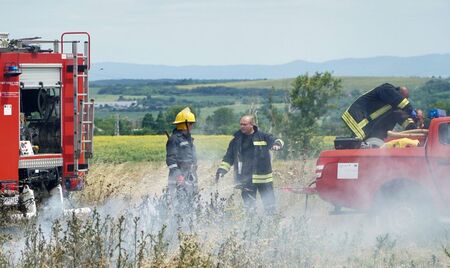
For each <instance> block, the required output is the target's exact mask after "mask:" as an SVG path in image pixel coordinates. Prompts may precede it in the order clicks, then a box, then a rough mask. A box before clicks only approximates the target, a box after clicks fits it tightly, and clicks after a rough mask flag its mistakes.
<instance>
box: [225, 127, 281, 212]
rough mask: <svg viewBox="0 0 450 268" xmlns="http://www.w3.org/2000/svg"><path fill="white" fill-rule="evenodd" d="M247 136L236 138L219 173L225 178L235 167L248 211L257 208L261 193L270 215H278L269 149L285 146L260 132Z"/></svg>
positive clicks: (239, 133)
mask: <svg viewBox="0 0 450 268" xmlns="http://www.w3.org/2000/svg"><path fill="white" fill-rule="evenodd" d="M253 128H254V133H253V134H251V135H245V134H243V133H242V132H241V131H237V132H236V133H235V134H234V138H233V139H232V140H231V142H230V144H229V146H228V149H227V152H226V154H225V156H224V158H223V160H222V163H221V164H220V166H219V169H218V173H222V175H223V174H225V173H226V172H228V171H229V170H230V168H231V166H234V178H235V181H236V183H237V184H238V185H239V187H240V189H241V195H242V199H243V201H244V206H245V207H246V209H252V208H253V207H254V205H255V200H256V192H257V191H259V193H260V195H261V199H262V201H263V204H264V209H265V210H266V212H267V213H269V214H271V213H274V212H275V205H276V204H275V195H274V193H273V184H272V181H273V177H272V164H271V157H270V151H269V150H270V149H271V148H272V146H273V145H274V144H277V145H278V146H280V148H281V147H282V146H283V141H282V140H280V139H276V138H274V137H273V136H272V135H270V134H266V133H264V132H261V131H258V128H257V127H256V126H253Z"/></svg>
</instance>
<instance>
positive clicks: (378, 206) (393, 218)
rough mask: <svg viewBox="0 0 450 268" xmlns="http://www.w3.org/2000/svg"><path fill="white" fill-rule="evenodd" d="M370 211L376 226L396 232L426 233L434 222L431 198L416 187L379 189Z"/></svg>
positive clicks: (402, 233) (432, 227) (411, 234)
mask: <svg viewBox="0 0 450 268" xmlns="http://www.w3.org/2000/svg"><path fill="white" fill-rule="evenodd" d="M396 186H398V185H396ZM372 212H373V216H374V218H375V223H376V227H377V229H379V230H381V231H383V232H388V233H392V234H396V235H400V236H414V237H417V236H422V235H426V234H429V233H430V232H431V231H432V230H433V229H434V226H435V223H436V215H435V213H434V210H433V207H432V206H431V202H430V201H429V199H428V198H427V197H426V195H425V194H424V193H423V192H422V191H420V189H418V188H417V187H401V188H399V187H392V188H389V189H382V191H381V192H380V193H379V195H378V196H377V198H376V201H375V204H374V208H373V211H372Z"/></svg>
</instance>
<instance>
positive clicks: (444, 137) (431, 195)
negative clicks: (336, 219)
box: [305, 117, 450, 221]
mask: <svg viewBox="0 0 450 268" xmlns="http://www.w3.org/2000/svg"><path fill="white" fill-rule="evenodd" d="M410 138H411V139H414V137H410ZM416 138H417V139H418V140H419V141H420V143H419V145H418V146H414V147H408V148H373V149H340V150H328V151H323V152H321V154H320V156H319V158H318V160H317V165H316V180H315V184H316V187H315V188H309V189H305V190H306V191H307V192H309V193H311V192H314V193H317V194H318V195H319V196H320V197H321V198H322V199H323V200H325V201H327V202H329V203H332V204H334V205H335V207H336V208H338V210H339V209H340V208H341V207H344V208H351V209H354V210H357V211H363V212H375V214H377V215H380V214H381V213H384V214H386V213H387V214H388V215H390V216H398V215H406V217H407V218H408V217H410V220H414V221H415V220H416V219H417V218H421V219H423V218H424V214H418V212H420V213H426V214H425V215H426V216H425V218H427V217H428V216H430V217H432V216H433V215H441V216H443V215H445V216H448V215H450V206H449V204H450V117H441V118H435V119H432V120H431V122H430V126H429V129H428V132H427V133H426V132H425V133H424V134H422V136H418V137H416ZM436 213H437V214H436ZM384 214H383V215H384ZM413 217H414V218H413ZM385 220H389V217H386V219H385Z"/></svg>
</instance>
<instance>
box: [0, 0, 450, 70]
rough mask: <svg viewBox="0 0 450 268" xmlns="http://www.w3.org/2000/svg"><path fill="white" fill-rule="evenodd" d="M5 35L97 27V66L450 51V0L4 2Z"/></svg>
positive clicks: (53, 34) (49, 34)
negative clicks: (121, 63)
mask: <svg viewBox="0 0 450 268" xmlns="http://www.w3.org/2000/svg"><path fill="white" fill-rule="evenodd" d="M0 4H1V6H2V12H1V14H2V15H1V18H2V22H1V23H0V32H9V33H10V37H12V38H21V37H30V36H42V37H43V38H45V39H57V38H59V36H60V34H61V33H62V32H64V31H88V32H90V34H91V36H92V61H93V62H106V61H108V62H129V63H142V64H166V65H225V64H280V63H287V62H291V61H294V60H307V61H314V62H320V61H326V60H333V59H341V58H349V57H353V58H360V57H371V56H380V55H388V56H413V55H422V54H430V53H450V0H426V1H425V0H308V1H306V0H222V1H219V0H126V1H122V0H77V1H61V0H59V1H56V0H42V1H17V0H0Z"/></svg>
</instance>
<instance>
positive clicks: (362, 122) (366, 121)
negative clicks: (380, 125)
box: [358, 118, 369, 129]
mask: <svg viewBox="0 0 450 268" xmlns="http://www.w3.org/2000/svg"><path fill="white" fill-rule="evenodd" d="M367 124H369V120H367V119H366V118H364V119H363V120H362V121H361V122H359V123H358V127H359V128H361V129H362V128H363V127H365V126H366V125H367Z"/></svg>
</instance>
